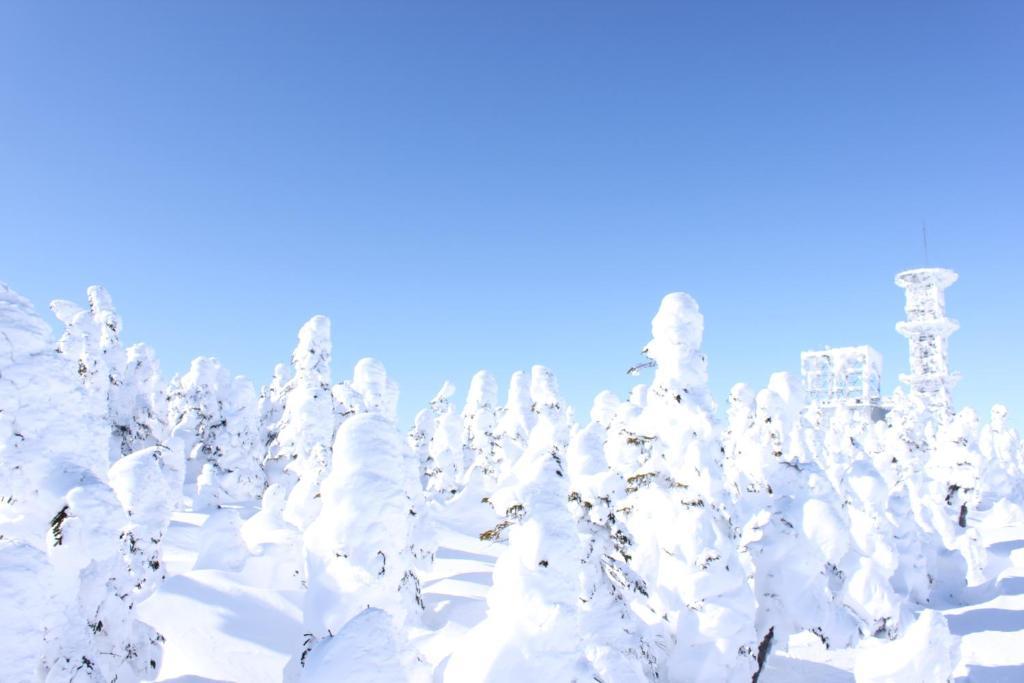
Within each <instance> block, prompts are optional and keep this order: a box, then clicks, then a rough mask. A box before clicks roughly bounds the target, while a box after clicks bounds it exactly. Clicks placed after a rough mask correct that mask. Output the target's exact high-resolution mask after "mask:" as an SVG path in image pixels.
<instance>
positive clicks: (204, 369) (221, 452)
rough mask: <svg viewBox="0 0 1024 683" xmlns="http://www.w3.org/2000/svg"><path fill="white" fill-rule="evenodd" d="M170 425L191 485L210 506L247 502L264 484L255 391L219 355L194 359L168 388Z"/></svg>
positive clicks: (187, 481) (187, 480)
mask: <svg viewBox="0 0 1024 683" xmlns="http://www.w3.org/2000/svg"><path fill="white" fill-rule="evenodd" d="M167 393H168V423H169V424H171V425H172V428H171V434H172V438H175V439H178V440H180V442H181V444H182V446H183V450H184V453H185V456H186V458H187V469H186V478H185V481H186V485H188V486H191V485H193V484H194V485H195V493H196V495H197V496H198V498H199V499H200V500H201V501H202V502H204V503H206V504H210V505H219V504H222V503H225V502H237V501H247V500H252V499H254V498H256V497H257V496H258V495H259V493H260V491H261V490H262V488H263V472H262V470H261V469H260V467H259V461H258V453H259V421H258V416H257V412H256V391H255V389H254V388H253V386H252V383H251V382H249V381H248V380H247V379H245V378H244V377H234V378H233V377H231V375H230V374H229V373H228V372H227V371H226V370H225V369H224V368H223V367H221V365H220V363H219V362H218V361H217V360H216V359H215V358H207V357H200V358H196V359H195V360H193V361H192V364H191V366H190V368H189V371H188V372H187V373H185V374H184V375H182V376H181V377H175V378H173V379H172V380H171V384H170V385H169V387H168V392H167Z"/></svg>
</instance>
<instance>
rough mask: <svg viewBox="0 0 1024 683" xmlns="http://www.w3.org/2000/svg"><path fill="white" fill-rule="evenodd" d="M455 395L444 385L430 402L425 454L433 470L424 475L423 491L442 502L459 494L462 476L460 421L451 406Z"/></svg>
mask: <svg viewBox="0 0 1024 683" xmlns="http://www.w3.org/2000/svg"><path fill="white" fill-rule="evenodd" d="M454 395H455V387H454V386H452V384H451V383H450V382H445V383H444V384H443V385H442V386H441V389H440V390H439V391H438V392H437V395H436V396H434V398H433V399H431V401H430V411H431V413H432V414H433V415H434V425H433V428H432V430H431V437H430V444H429V445H428V447H427V452H428V460H429V461H430V462H431V463H432V464H433V467H431V468H430V469H428V470H427V471H426V475H427V485H426V490H427V492H428V493H431V494H434V495H439V496H441V497H443V498H447V497H451V496H453V495H455V494H456V493H458V490H459V489H458V487H459V482H460V480H461V479H462V475H463V469H462V461H463V457H462V419H461V418H460V417H459V414H458V413H457V412H456V410H455V406H454V405H453V404H452V401H451V398H452V396H454Z"/></svg>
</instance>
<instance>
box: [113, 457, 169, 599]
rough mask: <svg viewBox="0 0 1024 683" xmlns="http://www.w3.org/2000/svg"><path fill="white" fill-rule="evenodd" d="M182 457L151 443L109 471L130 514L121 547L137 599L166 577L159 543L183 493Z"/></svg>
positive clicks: (124, 528) (119, 499)
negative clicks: (132, 579)
mask: <svg viewBox="0 0 1024 683" xmlns="http://www.w3.org/2000/svg"><path fill="white" fill-rule="evenodd" d="M175 445H177V444H175ZM183 459H184V454H183V453H182V452H181V451H180V450H177V449H174V448H171V447H166V446H153V447H151V448H144V449H141V450H137V451H134V452H133V453H129V454H128V455H126V456H124V457H123V458H121V459H120V460H118V461H117V462H115V463H114V464H113V465H112V466H111V467H110V470H109V472H108V475H107V476H108V478H109V482H110V486H111V488H112V489H113V490H114V494H115V495H116V496H117V499H118V501H119V502H120V503H121V507H122V509H123V510H124V511H125V512H126V513H127V515H128V523H127V524H126V525H125V526H124V527H123V528H122V530H121V546H122V554H123V555H124V557H125V559H126V561H127V562H128V565H129V573H130V574H131V575H132V576H133V577H135V579H136V583H135V586H134V593H135V599H136V600H143V599H145V598H146V597H148V596H149V595H151V594H152V593H153V591H155V590H156V588H157V587H158V586H159V585H160V582H161V581H163V579H164V578H165V577H166V569H165V567H164V564H163V556H162V546H161V543H162V541H163V537H164V534H165V533H166V532H167V528H168V526H169V525H170V522H171V513H172V512H173V511H174V508H175V505H176V503H177V500H178V498H179V497H180V495H181V487H182V484H183V482H184V463H183V462H181V461H182V460H183Z"/></svg>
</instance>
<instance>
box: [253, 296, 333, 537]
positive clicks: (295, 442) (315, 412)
mask: <svg viewBox="0 0 1024 683" xmlns="http://www.w3.org/2000/svg"><path fill="white" fill-rule="evenodd" d="M280 393H281V394H282V396H283V399H282V400H283V409H281V419H280V421H279V422H278V426H277V428H276V430H274V431H275V432H276V439H274V440H273V442H272V443H271V444H270V448H269V449H268V451H267V458H269V459H268V460H266V461H265V463H264V467H265V469H266V471H267V473H268V474H267V476H268V479H269V481H271V482H272V483H280V484H282V485H283V486H284V487H285V488H286V489H287V490H288V492H289V495H288V502H287V503H286V505H285V509H284V517H285V519H286V520H288V521H289V522H291V523H292V524H293V525H295V526H296V527H298V528H299V529H304V528H306V526H308V525H309V523H310V522H312V520H313V519H314V518H315V517H316V515H317V513H318V512H319V508H320V498H319V491H320V482H321V481H322V479H323V477H324V474H325V472H326V468H327V465H328V463H329V460H330V444H331V438H332V437H333V436H334V400H333V398H332V396H331V321H330V320H328V319H327V318H326V317H324V316H322V315H317V316H313V317H312V318H310V319H309V320H308V321H307V322H306V323H305V324H304V325H303V326H302V327H301V328H300V329H299V334H298V343H297V344H296V346H295V350H294V351H293V352H292V377H291V379H290V380H288V383H287V384H286V385H285V387H284V388H283V389H282V390H281V391H280Z"/></svg>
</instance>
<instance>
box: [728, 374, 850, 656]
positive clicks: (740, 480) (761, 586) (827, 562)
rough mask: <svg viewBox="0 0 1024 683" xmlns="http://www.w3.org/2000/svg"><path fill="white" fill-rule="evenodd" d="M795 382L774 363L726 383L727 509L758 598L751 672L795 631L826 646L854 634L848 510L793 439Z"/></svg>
mask: <svg viewBox="0 0 1024 683" xmlns="http://www.w3.org/2000/svg"><path fill="white" fill-rule="evenodd" d="M793 385H794V382H793V381H792V378H790V377H789V376H788V374H787V373H776V374H775V375H773V376H772V379H771V381H770V382H769V386H768V388H766V389H763V390H761V391H760V392H758V393H757V394H756V395H754V394H752V392H751V390H750V389H749V388H748V387H747V386H746V385H742V384H741V385H737V386H735V387H733V389H732V391H730V394H729V409H728V416H729V425H728V428H727V429H726V431H725V433H724V437H723V441H724V444H723V445H724V451H725V466H726V470H727V471H728V472H729V480H730V489H731V490H732V492H733V495H734V504H733V510H732V517H733V521H734V523H736V525H737V526H739V527H740V528H741V535H740V544H741V559H742V560H743V562H744V565H745V567H746V570H747V572H748V574H749V576H750V580H751V585H752V587H753V589H754V595H755V598H756V601H757V611H756V616H755V628H756V630H757V637H758V649H757V660H758V675H759V674H760V672H761V670H762V668H763V666H764V664H765V662H766V661H767V657H768V655H769V654H770V652H771V651H772V649H773V648H774V647H776V646H777V645H778V644H779V643H781V644H783V646H784V645H785V643H786V641H787V639H788V638H789V636H790V635H793V634H794V633H798V632H801V631H812V632H814V633H815V634H816V635H817V636H818V637H819V638H821V640H822V641H823V642H824V643H825V644H826V646H829V647H845V646H848V645H849V644H851V643H852V642H853V641H854V640H855V636H856V622H855V620H854V618H853V616H852V615H851V614H850V613H849V612H848V610H847V607H846V606H845V604H844V601H843V600H844V596H843V588H844V585H843V581H842V579H843V575H842V571H841V570H840V569H839V567H840V566H841V565H842V564H843V562H844V561H845V558H846V556H847V554H848V551H849V547H850V539H849V538H848V532H847V524H846V520H845V517H844V514H843V510H842V507H841V506H840V505H839V504H838V501H837V498H836V496H835V491H834V489H833V488H832V486H831V483H830V482H829V480H828V478H827V477H826V476H825V474H824V473H823V472H822V471H821V470H820V469H819V468H818V467H817V465H816V464H815V463H814V461H813V459H812V457H811V454H810V453H809V452H808V450H807V449H806V447H805V444H804V443H803V441H802V439H801V436H802V429H801V427H802V419H803V418H802V415H801V414H800V410H799V407H800V406H801V405H802V400H801V399H800V396H799V392H798V391H797V390H796V389H795V388H794V386H793Z"/></svg>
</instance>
